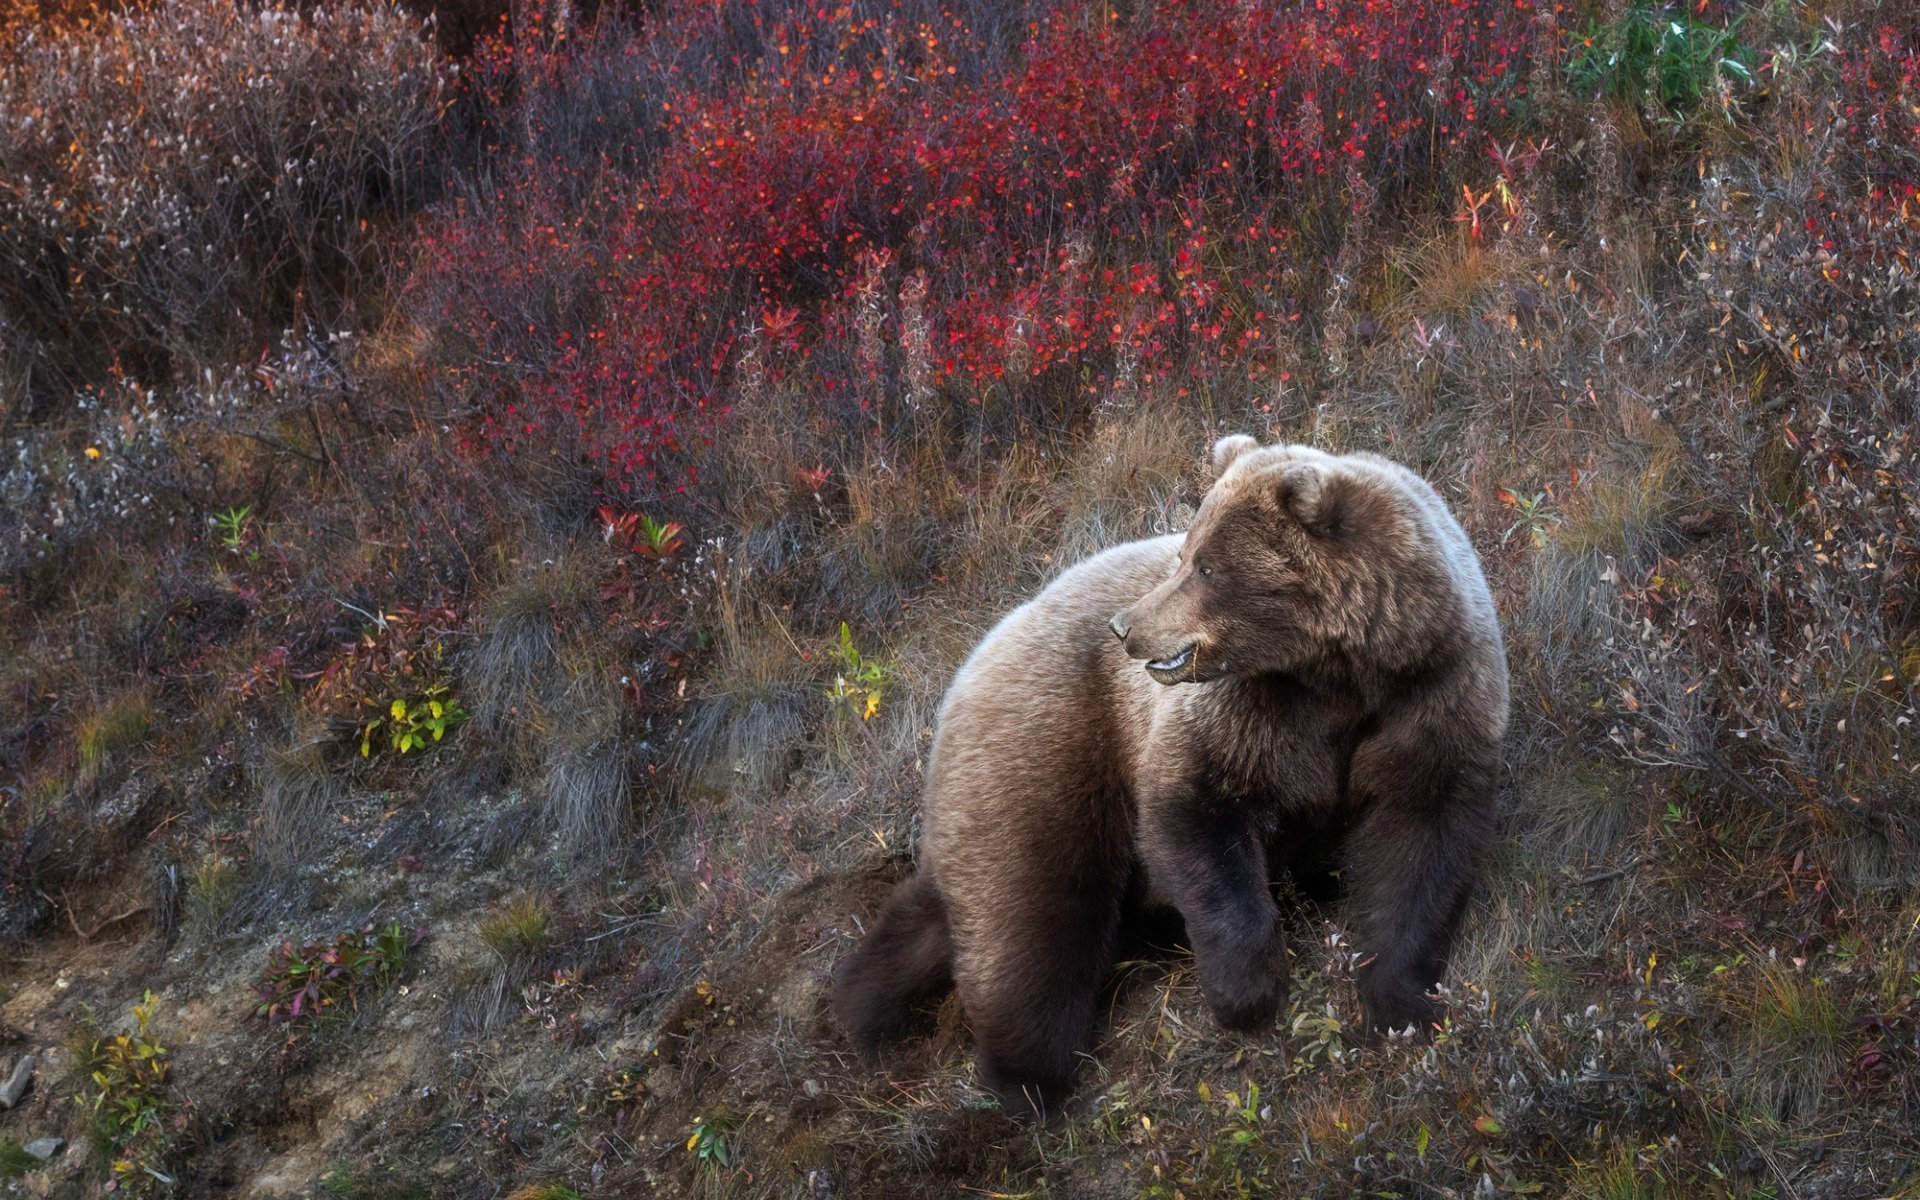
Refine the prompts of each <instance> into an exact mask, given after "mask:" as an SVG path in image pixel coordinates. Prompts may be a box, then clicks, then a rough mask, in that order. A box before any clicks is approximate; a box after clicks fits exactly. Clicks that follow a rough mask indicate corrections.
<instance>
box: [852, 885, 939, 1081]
mask: <svg viewBox="0 0 1920 1200" xmlns="http://www.w3.org/2000/svg"><path fill="white" fill-rule="evenodd" d="M952 987H953V939H952V936H951V934H950V933H949V931H948V928H947V906H946V902H945V901H944V900H943V899H942V898H941V896H940V888H939V885H938V884H936V883H935V882H934V878H933V875H932V874H931V873H929V872H927V871H925V870H921V871H916V872H914V874H913V876H912V877H911V878H909V879H908V880H907V881H906V882H905V883H902V884H901V885H900V886H899V887H898V888H895V889H894V892H893V895H892V896H891V897H889V898H888V900H887V905H886V907H885V908H883V909H881V910H880V917H879V920H877V921H876V922H874V926H873V929H872V931H871V932H869V933H868V934H867V936H866V937H865V938H864V939H863V940H862V941H861V942H860V944H859V945H858V946H856V947H854V949H853V952H852V953H851V954H849V955H848V956H847V957H846V958H845V959H844V960H843V961H842V962H841V964H840V966H839V969H838V970H836V971H835V972H834V979H833V1015H834V1019H835V1020H837V1021H839V1023H840V1027H841V1028H842V1029H845V1030H846V1031H847V1036H848V1037H850V1038H851V1039H852V1040H853V1044H854V1047H855V1048H856V1049H858V1050H859V1051H860V1053H861V1054H862V1055H863V1056H864V1057H866V1058H867V1059H869V1060H871V1059H873V1058H875V1057H876V1056H878V1054H879V1053H880V1051H881V1050H882V1049H884V1048H885V1047H886V1046H887V1045H888V1044H889V1043H891V1042H896V1041H899V1040H900V1039H901V1038H904V1037H906V1036H907V1035H908V1034H911V1033H913V1032H914V1031H915V1030H916V1029H917V1028H918V1027H919V1026H921V1025H922V1024H923V1023H924V1021H925V1017H926V1013H927V1010H928V1009H930V1008H932V1007H933V1006H934V1005H935V1004H937V1003H938V1002H939V1001H940V999H941V997H943V996H945V995H946V994H947V992H948V991H949V990H951V989H952Z"/></svg>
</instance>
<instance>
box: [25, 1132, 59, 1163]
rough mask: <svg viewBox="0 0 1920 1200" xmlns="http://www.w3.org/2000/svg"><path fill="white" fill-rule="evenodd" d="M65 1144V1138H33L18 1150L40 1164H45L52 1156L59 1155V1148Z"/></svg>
mask: <svg viewBox="0 0 1920 1200" xmlns="http://www.w3.org/2000/svg"><path fill="white" fill-rule="evenodd" d="M66 1144H67V1140H66V1139H65V1138H56V1137H44V1138H35V1139H33V1140H32V1141H30V1142H28V1143H27V1144H26V1145H24V1146H22V1147H20V1148H21V1149H22V1150H25V1151H26V1152H27V1153H28V1154H31V1155H33V1156H34V1157H35V1158H37V1159H39V1160H40V1161H41V1162H46V1161H47V1160H48V1159H50V1158H52V1157H53V1156H54V1155H56V1154H58V1153H60V1147H62V1146H64V1145H66Z"/></svg>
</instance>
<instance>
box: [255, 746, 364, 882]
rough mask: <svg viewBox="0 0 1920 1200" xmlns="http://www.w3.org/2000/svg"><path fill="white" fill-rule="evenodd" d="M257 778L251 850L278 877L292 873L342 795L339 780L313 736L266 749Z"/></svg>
mask: <svg viewBox="0 0 1920 1200" xmlns="http://www.w3.org/2000/svg"><path fill="white" fill-rule="evenodd" d="M258 781H259V789H260V821H259V824H258V825H257V827H256V828H255V830H254V835H253V845H254V853H255V854H256V855H257V857H258V859H259V861H260V862H262V863H264V864H265V865H266V866H267V867H269V868H270V869H271V870H273V871H274V872H276V873H278V874H279V875H281V876H282V877H287V876H291V875H293V874H295V873H296V872H298V871H299V869H300V868H301V867H302V866H305V865H308V863H309V862H310V858H309V856H310V853H311V850H312V846H313V841H314V838H315V836H316V835H317V834H319V833H320V832H321V830H322V828H323V827H324V825H325V823H326V820H327V816H328V813H329V812H330V811H331V810H332V809H333V807H334V806H335V805H336V804H337V803H338V802H339V801H340V799H341V798H342V795H343V791H344V789H343V786H342V784H341V781H340V778H339V776H338V775H337V774H336V773H335V771H334V770H333V769H332V768H331V767H330V766H329V764H328V763H327V760H326V758H325V756H324V754H323V753H322V752H321V749H320V747H319V745H318V744H316V743H313V742H301V743H297V744H294V745H291V746H285V747H282V748H280V749H278V750H273V751H270V752H268V754H267V755H266V756H265V759H264V761H263V762H262V763H261V764H260V767H259V768H258Z"/></svg>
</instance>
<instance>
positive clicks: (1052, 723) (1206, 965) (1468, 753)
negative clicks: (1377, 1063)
mask: <svg viewBox="0 0 1920 1200" xmlns="http://www.w3.org/2000/svg"><path fill="white" fill-rule="evenodd" d="M1213 466H1214V471H1215V482H1214V484H1213V486H1212V488H1211V489H1210V490H1209V491H1208V492H1207V495H1206V497H1205V499H1204V500H1203V501H1202V503H1201V505H1200V510H1199V512H1198V513H1197V514H1196V515H1195V518H1194V521H1193V526H1192V528H1191V529H1189V530H1188V531H1187V533H1186V534H1185V535H1184V536H1181V535H1174V536H1169V537H1161V538H1154V539H1151V540H1148V541H1141V542H1133V543H1129V544H1127V545H1123V546H1118V547H1115V548H1114V549H1112V550H1108V551H1106V552H1105V553H1102V554H1099V555H1097V556H1095V557H1094V558H1092V559H1089V560H1088V561H1086V562H1083V563H1081V564H1079V565H1078V566H1076V567H1074V568H1072V569H1071V570H1068V571H1066V572H1065V573H1063V574H1062V575H1061V576H1060V577H1059V578H1058V579H1056V580H1054V582H1053V583H1052V584H1050V585H1049V586H1048V587H1047V588H1046V590H1044V591H1043V592H1041V593H1040V595H1039V596H1038V597H1036V598H1035V599H1034V600H1032V601H1030V602H1029V603H1027V604H1025V605H1023V606H1022V607H1020V608H1019V609H1017V610H1015V611H1014V612H1013V613H1011V614H1010V615H1008V616H1007V617H1006V618H1005V619H1004V620H1002V621H1001V622H1000V624H999V625H998V626H996V627H995V628H994V629H993V631H992V632H991V633H989V634H988V635H987V636H986V638H985V640H983V641H982V642H981V643H980V645H979V647H978V648H977V649H976V650H975V651H974V653H973V656H972V657H971V658H970V659H969V660H968V661H967V663H966V665H965V666H963V667H962V668H961V669H960V672H959V674H958V675H956V676H955V678H954V681H953V685H952V687H951V689H950V690H949V691H948V693H947V697H946V701H945V703H944V705H943V706H942V708H941V711H940V717H939V732H938V734H937V736H936V738H935V743H934V749H933V756H932V759H931V762H930V765H929V768H928V772H927V785H926V793H925V800H924V805H923V812H924V836H923V839H922V842H921V845H920V851H919V864H918V870H917V872H916V873H915V874H914V875H913V876H912V877H911V878H909V879H908V880H907V881H906V882H905V883H903V884H901V885H900V887H899V889H898V890H897V891H896V892H895V893H894V895H893V897H892V898H891V899H890V900H889V901H888V903H887V905H886V907H885V908H884V910H883V911H882V913H881V915H880V917H879V919H878V921H877V923H876V924H875V925H874V927H873V929H872V931H871V932H870V933H869V934H868V936H867V937H866V938H865V939H864V940H863V941H862V942H861V944H860V945H859V946H858V947H857V948H856V949H855V950H854V951H853V952H852V953H851V954H850V955H849V956H848V957H847V958H846V960H845V961H844V962H843V963H842V964H841V965H840V968H839V970H838V972H837V974H836V978H835V981H834V989H833V1000H832V1003H833V1008H834V1012H835V1015H836V1017H837V1019H838V1020H839V1021H840V1023H841V1024H842V1025H843V1027H844V1028H845V1029H846V1030H847V1031H848V1033H849V1034H850V1036H851V1037H852V1039H853V1042H854V1044H855V1046H856V1047H857V1048H859V1049H860V1050H861V1051H862V1053H863V1054H865V1055H866V1056H867V1057H868V1058H869V1059H871V1058H872V1057H873V1056H874V1055H875V1054H876V1053H877V1052H878V1051H879V1050H880V1049H881V1048H882V1047H883V1046H884V1045H885V1044H886V1043H888V1042H889V1041H891V1040H893V1039H895V1038H898V1037H900V1036H902V1035H903V1034H905V1033H907V1032H909V1031H910V1030H911V1029H912V1028H913V1027H914V1026H915V1025H916V1024H917V1023H918V1021H919V1019H920V1018H921V1017H923V1016H924V1014H925V1012H926V1010H927V1008H928V1007H929V1006H931V1005H932V1004H933V1003H934V1002H936V1001H938V1000H939V999H940V998H941V997H942V996H943V995H944V994H945V993H946V991H947V990H948V989H950V988H954V987H957V988H958V990H959V993H960V1000H961V1004H962V1006H963V1007H964V1009H965V1013H966V1018H967V1021H968V1023H969V1025H970V1026H971V1028H972V1030H973V1033H974V1036H975V1039H976V1041H977V1044H978V1051H979V1055H978V1056H979V1066H980V1073H981V1076H982V1080H983V1082H984V1083H985V1084H986V1086H987V1087H988V1088H989V1089H991V1090H992V1091H993V1092H995V1093H996V1094H997V1095H998V1096H999V1097H1000V1099H1001V1100H1002V1102H1003V1103H1004V1104H1005V1105H1006V1106H1007V1107H1008V1109H1009V1110H1010V1111H1013V1112H1015V1113H1017V1114H1021V1115H1031V1116H1038V1117H1042V1118H1044V1117H1046V1116H1047V1115H1048V1114H1050V1113H1051V1112H1056V1111H1058V1107H1059V1105H1060V1103H1061V1101H1062V1100H1063V1099H1064V1098H1065V1097H1066V1096H1067V1095H1068V1094H1069V1092H1070V1090H1071V1087H1072V1081H1073V1075H1074V1068H1075V1066H1076V1064H1077V1062H1078V1059H1079V1058H1080V1056H1081V1054H1082V1053H1083V1051H1084V1050H1085V1048H1086V1046H1087V1044H1088V1041H1089V1038H1090V1036H1091V1033H1092V1027H1093V1020H1094V1009H1095V1004H1096V1000H1097V997H1098V995H1099V993H1100V990H1101V988H1102V985H1103V984H1104V983H1105V981H1106V980H1107V979H1108V978H1109V976H1110V973H1111V971H1112V967H1113V954H1114V950H1115V946H1116V939H1117V937H1118V935H1119V932H1120V928H1121V925H1122V922H1123V920H1124V919H1126V918H1127V917H1128V915H1129V914H1130V913H1136V912H1146V911H1151V910H1152V908H1153V907H1154V906H1156V905H1171V906H1172V908H1173V909H1175V910H1177V911H1178V914H1179V917H1180V918H1181V919H1182V920H1183V921H1184V925H1185V932H1186V940H1187V944H1189V945H1191V946H1192V948H1193V953H1194V957H1195V961H1196V966H1197V968H1198V972H1199V979H1200V984H1201V990H1202V992H1203V994H1204V995H1205V998H1206V1001H1207V1003H1208V1005H1209V1007H1210V1008H1211V1009H1212V1011H1213V1013H1214V1016H1215V1017H1216V1019H1218V1020H1219V1022H1220V1023H1221V1024H1222V1025H1224V1026H1226V1027H1227V1028H1229V1029H1235V1030H1257V1029H1261V1028H1264V1027H1267V1026H1269V1025H1270V1024H1271V1023H1272V1021H1273V1019H1274V1017H1275V1016H1276V1014H1278V1013H1279V1012H1280V1011H1281V1010H1282V1009H1283V1007H1284V1005H1285V1002H1286V996H1287V958H1286V951H1285V947H1284V946H1283V944H1282V936H1281V932H1280V914H1279V910H1278V908H1277V906H1276V903H1275V899H1274V893H1273V890H1272V889H1273V885H1274V884H1275V883H1276V882H1277V880H1276V876H1277V875H1279V874H1281V873H1283V872H1284V871H1285V869H1286V864H1287V863H1288V862H1290V861H1293V860H1294V859H1296V858H1297V857H1299V856H1300V855H1301V854H1302V853H1303V852H1308V853H1321V854H1324V853H1325V852H1326V851H1327V849H1328V848H1329V847H1330V846H1331V847H1333V848H1334V849H1335V850H1336V852H1337V853H1338V855H1339V860H1338V861H1339V862H1340V864H1341V866H1342V867H1343V870H1342V879H1341V883H1342V886H1343V888H1344V890H1345V891H1346V892H1347V893H1348V895H1349V898H1350V901H1351V903H1352V905H1353V915H1354V917H1355V920H1356V924H1357V926H1358V928H1357V931H1356V938H1355V945H1356V947H1357V949H1358V950H1360V951H1361V952H1362V954H1364V955H1365V958H1364V959H1363V960H1362V964H1361V966H1360V967H1359V968H1358V976H1357V982H1358V986H1359V992H1360V1000H1361V1004H1362V1006H1363V1008H1364V1012H1363V1014H1362V1016H1363V1019H1364V1022H1365V1027H1366V1028H1368V1029H1369V1030H1386V1029H1399V1028H1403V1027H1406V1026H1416V1027H1420V1028H1423V1029H1424V1028H1425V1027H1426V1025H1427V1024H1428V1023H1429V1022H1430V1021H1431V1020H1432V1019H1433V1018H1434V1017H1435V1015H1436V1013H1435V1008H1434V1000H1433V998H1432V997H1430V995H1429V992H1430V990H1431V988H1432V987H1433V985H1434V984H1436V983H1437V982H1438V981H1439V980H1440V978H1441V975H1442V973H1443V972H1444V970H1445V967H1446V961H1447V954H1448V950H1449V947H1450V945H1451V943H1452V941H1453V937H1454V932H1455V930H1456V928H1457V927H1458V925H1459V922H1460V917H1461V913H1462V911H1463V909H1464V908H1465V906H1466V902H1467V898H1468V893H1469V891H1470V889H1471V887H1472V885H1473V882H1474V879H1475V876H1476V873H1477V870H1478V864H1479V860H1480V858H1481V855H1482V852H1483V851H1484V850H1485V849H1486V848H1487V846H1488V844H1489V842H1490V841H1491V839H1492V837H1493V833H1494V797H1495V791H1496V788H1497V783H1498V777H1499V773H1500V740H1501V737H1502V735H1503V734H1504V732H1505V730H1506V724H1507V667H1506V656H1505V651H1504V649H1503V647H1502V644H1501V638H1500V628H1499V624H1498V622H1497V621H1496V619H1495V615H1494V607H1493V600H1492V597H1491V596H1490V595H1489V594H1488V591H1487V584H1486V580H1485V578H1484V577H1483V576H1482V574H1481V571H1480V566H1479V562H1478V560H1477V559H1476V557H1475V555H1474V552H1473V548H1472V546H1471V544H1470V543H1469V542H1468V540H1467V536H1466V534H1465V533H1464V532H1463V531H1462V530H1461V528H1460V526H1459V524H1458V523H1457V522H1456V521H1455V520H1454V519H1453V517H1452V515H1451V514H1450V513H1449V512H1448V511H1447V508H1446V505H1445V503H1444V502H1442V500H1441V499H1440V497H1439V496H1438V495H1437V494H1436V493H1435V492H1434V490H1433V488H1432V487H1430V486H1429V485H1428V484H1427V483H1426V482H1425V481H1424V480H1422V479H1421V478H1420V477H1419V476H1417V475H1415V474H1414V473H1412V472H1411V471H1408V470H1407V469H1405V468H1404V467H1401V466H1398V465H1396V464H1394V463H1392V462H1389V461H1387V460H1386V459H1383V458H1379V457H1377V456H1375V455H1371V454H1350V455H1336V454H1327V453H1323V452H1321V451H1319V450H1315V449H1312V448H1309V447H1306V446H1267V447H1261V446H1259V445H1258V443H1256V442H1255V441H1254V440H1253V439H1252V438H1250V437H1245V436H1236V437H1228V438H1223V439H1221V440H1220V442H1219V443H1218V444H1216V445H1215V446H1214V450H1213ZM1336 839H1337V840H1336Z"/></svg>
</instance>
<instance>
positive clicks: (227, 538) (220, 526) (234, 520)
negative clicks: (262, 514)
mask: <svg viewBox="0 0 1920 1200" xmlns="http://www.w3.org/2000/svg"><path fill="white" fill-rule="evenodd" d="M213 526H214V529H216V530H217V531H218V532H219V534H220V544H221V545H222V546H225V547H226V548H227V552H228V553H229V554H238V553H240V552H241V550H242V549H245V548H246V542H247V535H248V534H249V533H250V532H251V531H252V529H253V505H251V504H243V505H240V506H238V507H232V506H229V507H227V508H225V509H222V510H221V511H219V512H217V513H214V514H213ZM259 555H260V552H259V551H258V550H257V549H254V550H248V553H247V557H248V558H258V557H259Z"/></svg>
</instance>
